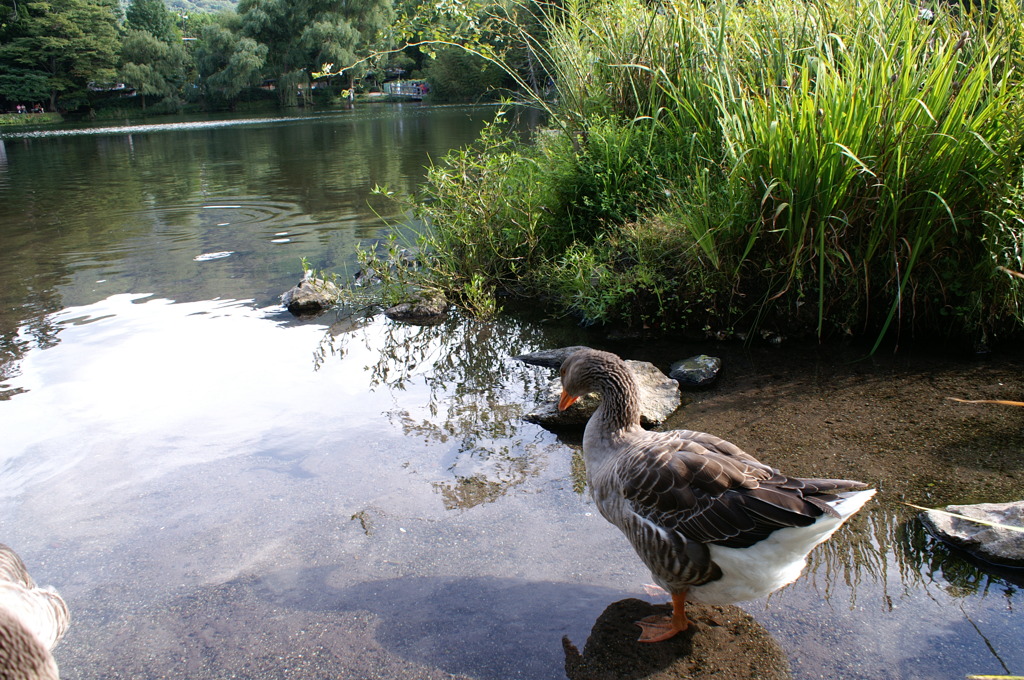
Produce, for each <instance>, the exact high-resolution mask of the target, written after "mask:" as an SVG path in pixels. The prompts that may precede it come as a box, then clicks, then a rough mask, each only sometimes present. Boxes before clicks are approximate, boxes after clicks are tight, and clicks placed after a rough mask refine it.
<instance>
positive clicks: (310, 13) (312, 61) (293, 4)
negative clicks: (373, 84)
mask: <svg viewBox="0 0 1024 680" xmlns="http://www.w3.org/2000/svg"><path fill="white" fill-rule="evenodd" d="M238 14H239V17H240V20H241V31H242V33H243V34H244V35H246V36H248V37H250V38H252V39H253V40H256V41H257V42H259V43H260V44H262V45H264V46H266V47H267V50H268V55H269V57H268V69H269V71H270V72H271V73H273V74H274V75H275V76H276V77H277V81H278V82H277V86H278V92H279V93H280V97H281V101H282V102H283V103H285V104H294V103H295V100H296V93H297V90H298V88H299V87H302V86H304V85H306V84H308V82H309V74H310V73H313V72H315V71H318V70H319V69H320V67H321V66H322V65H323V64H325V63H334V64H350V63H353V62H355V61H357V59H358V57H359V55H360V54H361V53H362V52H365V51H366V50H367V48H368V46H369V45H370V44H371V43H373V42H374V41H375V40H376V39H377V36H378V34H379V33H380V32H381V31H382V30H384V29H385V28H387V27H388V26H389V25H390V23H391V21H392V19H393V18H394V8H393V4H392V0H349V1H347V2H344V3H341V2H338V0H241V2H239V4H238Z"/></svg>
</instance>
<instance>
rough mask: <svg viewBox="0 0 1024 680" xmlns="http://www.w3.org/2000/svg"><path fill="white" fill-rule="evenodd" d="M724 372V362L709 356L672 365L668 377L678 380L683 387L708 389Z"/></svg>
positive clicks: (704, 355) (701, 356)
mask: <svg viewBox="0 0 1024 680" xmlns="http://www.w3.org/2000/svg"><path fill="white" fill-rule="evenodd" d="M720 370H722V360H721V359H719V358H718V357H711V356H708V355H707V354H698V355H697V356H694V357H690V358H689V359H683V360H682V361H677V362H675V363H674V364H672V367H671V368H670V369H669V372H668V377H670V378H672V379H673V380H678V381H679V384H680V385H682V386H683V387H707V386H708V385H710V384H711V383H713V382H715V378H717V377H718V372H719V371H720Z"/></svg>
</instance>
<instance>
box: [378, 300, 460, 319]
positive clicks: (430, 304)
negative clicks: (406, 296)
mask: <svg viewBox="0 0 1024 680" xmlns="http://www.w3.org/2000/svg"><path fill="white" fill-rule="evenodd" d="M447 315H448V301H447V300H444V299H443V298H436V297H424V298H420V299H418V300H410V301H409V302H400V303H398V304H397V305H395V306H393V307H388V308H387V309H385V310H384V316H386V317H388V318H389V319H392V320H394V321H403V322H405V323H411V324H415V325H417V326H433V325H436V324H439V323H441V322H442V321H444V320H445V318H446V316H447Z"/></svg>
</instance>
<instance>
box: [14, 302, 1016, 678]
mask: <svg viewBox="0 0 1024 680" xmlns="http://www.w3.org/2000/svg"><path fill="white" fill-rule="evenodd" d="M328 321H331V319H330V318H328V319H321V320H319V321H318V322H313V323H297V322H294V321H291V320H290V319H289V318H288V317H287V316H286V315H284V314H283V313H281V312H280V311H279V310H277V309H274V308H263V309H257V308H254V307H252V306H251V305H248V304H245V303H235V302H230V301H221V302H214V303H186V304H170V303H168V302H166V301H160V300H150V299H132V298H128V297H118V298H114V299H110V300H106V301H103V302H101V303H97V304H96V305H90V306H87V307H83V308H79V309H73V310H69V311H67V312H66V313H64V314H61V315H59V316H58V317H56V318H54V319H53V323H54V324H55V326H56V327H57V328H58V329H59V331H58V334H57V337H58V340H59V341H58V342H57V343H55V344H54V345H52V346H49V347H46V348H37V349H34V350H31V351H29V352H27V354H26V356H25V359H24V360H23V362H22V364H21V376H20V377H19V378H17V379H15V380H13V381H11V383H10V384H9V387H11V388H16V389H19V390H23V391H21V392H20V393H18V394H15V395H14V396H13V397H12V398H11V399H9V400H8V401H5V402H0V418H2V419H3V420H4V430H5V439H6V446H7V451H8V454H7V457H6V459H5V461H4V464H3V467H2V475H3V480H4V487H3V488H4V492H3V496H2V497H0V509H2V517H3V518H4V519H3V536H4V540H5V541H6V542H7V543H9V544H11V545H13V546H15V547H16V548H17V549H18V550H19V551H20V552H21V553H22V555H23V557H24V558H25V559H26V561H27V562H28V563H29V566H30V567H31V568H32V569H33V571H34V572H35V573H36V575H37V578H38V580H40V581H43V582H46V583H52V584H55V585H57V586H58V587H59V589H60V590H61V592H62V593H63V594H64V596H65V597H66V599H67V600H68V603H69V606H70V607H71V610H72V614H73V624H72V628H71V631H70V632H69V634H68V636H67V637H66V638H65V640H64V641H63V642H62V643H61V645H60V646H59V647H58V649H57V654H56V656H57V659H58V662H59V663H60V666H61V669H62V675H63V677H66V678H100V677H102V678H137V677H150V678H225V677H249V678H279V677H280V678H285V677H295V678H389V679H390V678H394V679H398V678H448V677H459V678H494V679H499V678H563V677H565V661H566V658H565V655H566V652H565V651H564V650H563V646H562V642H561V641H562V638H563V636H564V637H568V639H569V640H570V641H571V642H572V643H573V644H575V645H576V646H577V647H578V648H579V649H583V647H584V645H585V643H586V641H587V639H588V637H590V636H591V635H592V634H593V636H594V638H595V639H605V638H602V637H601V627H600V626H599V627H598V629H597V630H593V631H592V628H594V626H595V623H596V622H597V621H598V620H599V617H602V614H606V615H607V612H611V611H613V609H614V608H615V607H618V606H621V605H616V603H618V602H621V601H622V600H627V599H629V598H641V599H643V598H644V594H643V590H642V586H643V584H645V583H647V582H648V581H649V578H648V575H647V574H645V573H644V570H643V569H642V567H641V566H640V565H639V562H638V560H637V559H636V557H635V556H634V555H633V554H632V552H631V551H630V549H629V548H628V547H627V545H626V543H625V541H624V539H622V538H621V537H620V536H619V535H618V533H617V531H616V530H615V529H613V528H612V527H610V525H607V524H606V523H605V522H604V520H603V519H601V518H600V517H599V516H598V515H597V513H596V512H595V509H594V507H593V505H592V504H591V502H590V501H589V499H588V498H587V496H586V495H585V494H584V493H581V491H580V480H579V478H578V464H577V465H574V462H573V458H574V456H576V455H577V453H576V448H575V445H576V442H575V441H574V438H573V436H572V435H571V433H570V434H564V433H563V434H561V435H559V436H556V435H555V434H552V433H550V432H547V431H545V430H543V429H541V428H539V427H537V426H534V425H531V424H528V423H525V422H524V421H523V420H522V415H523V414H525V413H526V412H528V411H529V410H531V408H532V406H533V405H534V403H535V401H536V400H538V399H543V398H546V389H545V387H546V385H547V383H548V381H549V380H550V379H551V378H552V377H553V376H552V374H551V372H550V371H549V370H548V369H540V368H536V367H528V366H525V365H522V364H520V363H519V362H517V361H514V360H512V359H510V358H509V357H511V356H513V355H516V354H520V353H523V352H526V351H531V350H535V349H540V348H542V347H551V346H560V345H566V344H578V343H580V342H584V343H589V344H593V345H602V346H603V347H605V348H607V349H611V350H613V351H618V352H620V353H621V354H623V355H626V356H629V357H631V358H640V359H647V360H653V361H655V363H657V364H659V365H660V366H662V368H667V364H668V363H669V362H670V361H671V360H672V359H676V358H682V357H684V356H689V355H691V354H694V353H698V352H712V353H716V354H718V355H720V356H722V357H723V359H724V360H725V368H724V370H723V374H722V376H721V378H720V381H719V382H718V383H717V384H716V385H715V386H714V387H712V388H711V389H709V390H705V391H701V392H697V393H691V394H690V395H689V396H688V402H689V403H687V404H686V405H685V407H684V408H683V409H681V410H680V411H679V412H678V413H677V414H676V415H675V416H674V417H673V419H672V420H671V421H670V422H669V423H668V424H667V425H668V426H670V427H683V426H685V427H689V428H695V429H702V430H707V431H711V432H714V433H716V434H719V435H721V436H724V437H727V438H729V439H731V440H733V441H735V442H736V443H738V444H740V445H742V446H744V447H746V448H748V450H750V451H751V452H752V453H754V454H755V455H758V456H760V457H761V458H762V459H763V460H766V461H770V462H771V463H772V464H775V465H777V466H779V467H781V468H783V469H786V470H787V471H790V472H793V473H798V474H803V475H807V476H826V475H828V476H843V477H850V478H857V479H862V480H864V481H867V482H869V483H871V484H873V485H875V486H877V487H878V488H879V490H880V494H879V500H878V502H877V503H873V504H872V506H871V507H869V508H868V510H867V511H866V512H864V513H862V514H861V515H860V516H858V517H857V518H856V519H855V520H854V521H852V522H851V523H850V526H849V528H848V529H845V530H844V531H843V532H841V533H840V534H838V535H837V536H836V537H835V538H834V539H833V540H832V541H830V542H829V543H828V544H826V545H825V546H823V547H822V548H819V549H818V550H817V551H816V552H815V554H814V559H813V560H812V565H811V568H810V570H809V573H808V575H807V576H806V577H805V578H804V579H802V580H801V581H799V582H798V583H797V584H795V585H793V586H791V587H790V588H787V589H785V590H784V591H782V592H780V593H777V594H775V595H773V596H772V597H771V598H770V599H769V600H768V601H767V602H764V601H759V602H752V603H744V604H743V605H742V609H743V610H745V611H746V612H747V613H749V614H750V615H751V616H752V617H753V622H752V623H751V624H750V625H756V626H759V627H763V630H764V631H765V632H766V634H765V639H766V640H771V641H773V643H772V644H776V645H778V648H780V649H781V650H783V652H784V655H785V657H787V658H788V662H789V664H790V666H791V669H792V674H793V677H796V678H808V679H809V678H821V677H824V678H873V679H874V678H959V677H963V676H964V675H965V674H966V673H967V672H988V673H999V672H1007V671H1014V670H1015V671H1018V672H1019V670H1020V669H1021V667H1022V665H1024V656H1022V650H1021V649H1020V646H1019V644H1018V642H1017V641H1018V640H1019V631H1020V630H1021V624H1022V623H1024V619H1022V616H1024V615H1022V613H1021V596H1020V592H1019V590H1018V587H1019V586H1018V585H1013V584H1012V583H1011V582H1010V581H1009V580H1006V579H1000V578H997V577H994V576H989V575H986V574H985V573H983V572H981V571H978V570H977V569H975V568H973V567H972V566H971V565H970V564H969V563H967V562H965V561H963V560H961V559H959V558H956V557H953V556H950V555H949V554H948V551H945V550H943V549H942V547H941V546H936V545H934V544H933V543H932V542H930V541H929V540H928V539H927V538H926V537H925V536H924V535H923V534H922V533H921V532H920V529H919V527H918V526H917V524H916V522H915V521H914V516H915V514H916V513H915V511H914V510H912V509H910V508H907V507H906V506H904V505H902V503H903V502H904V501H905V502H910V503H915V504H919V505H928V506H941V505H944V504H946V503H954V502H955V503H962V502H976V501H983V500H984V501H1005V500H1010V499H1012V498H1020V496H1021V488H1022V484H1021V478H1020V475H1021V471H1020V467H1021V466H1020V463H1021V458H1022V451H1024V409H1013V408H1012V407H998V406H981V405H965V404H959V403H955V402H952V401H950V400H948V399H947V397H950V396H958V397H964V398H1000V397H1001V398H1014V397H1017V398H1019V396H1020V395H1021V394H1024V377H1022V376H1024V371H1022V368H1024V362H1022V357H1021V356H1020V355H1019V354H1018V355H994V356H989V357H985V358H972V359H968V360H955V359H950V358H939V357H936V356H933V355H926V354H916V355H913V356H909V357H897V358H892V357H882V358H876V359H867V360H862V361H851V360H852V359H854V358H856V353H855V352H852V351H851V352H846V351H843V350H834V349H829V350H819V349H818V348H816V347H813V346H798V345H790V346H786V345H785V344H784V345H783V346H781V347H753V348H744V347H743V346H741V345H720V346H713V345H707V346H701V345H681V344H680V345H676V344H672V343H636V342H631V343H602V341H601V340H600V338H599V337H596V336H592V335H590V336H588V335H586V334H584V333H582V332H581V331H579V330H577V329H572V328H564V327H554V326H544V325H543V324H535V323H526V322H515V321H505V322H500V323H497V324H484V323H478V322H471V321H470V322H463V321H460V320H458V319H453V320H452V321H450V322H449V323H447V324H445V325H442V326H437V327H428V328H417V327H410V326H402V325H399V324H395V323H392V322H388V321H385V320H383V319H382V318H377V319H373V320H369V321H364V322H362V323H361V324H353V323H351V320H349V321H345V322H343V323H339V324H337V325H335V327H334V334H332V333H331V331H330V330H329V328H328V327H327V322H328ZM353 326H356V327H357V328H356V329H355V330H348V329H350V328H352V327H353ZM101 377H102V379H101ZM577 463H578V461H577ZM759 629H760V628H759ZM699 634H700V633H698V635H699ZM620 637H621V636H620ZM591 647H592V650H591V656H593V653H594V652H593V645H592V646H591ZM720 652H721V653H722V654H729V653H735V648H733V647H729V646H723V647H721V648H720ZM740 656H741V658H744V659H747V658H749V656H748V655H747V654H745V653H744V654H742V655H740ZM597 658H601V655H600V653H598V654H597ZM606 658H607V655H606ZM766 658H767V657H766ZM729 667H734V666H729ZM606 670H607V669H606ZM670 670H671V669H670ZM672 672H675V671H672ZM594 677H611V676H594ZM621 677H633V676H627V675H622V676H621ZM664 677H689V676H683V675H666V676H664ZM716 677H726V676H722V675H718V676H716ZM735 677H747V675H745V674H743V675H737V676H735ZM750 677H753V676H750Z"/></svg>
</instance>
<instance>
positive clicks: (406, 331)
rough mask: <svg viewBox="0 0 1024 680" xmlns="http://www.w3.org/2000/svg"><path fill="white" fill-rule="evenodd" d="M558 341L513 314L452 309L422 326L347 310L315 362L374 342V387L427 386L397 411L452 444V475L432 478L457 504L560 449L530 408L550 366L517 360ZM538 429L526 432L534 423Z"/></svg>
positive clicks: (470, 502) (421, 434)
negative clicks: (488, 317)
mask: <svg viewBox="0 0 1024 680" xmlns="http://www.w3.org/2000/svg"><path fill="white" fill-rule="evenodd" d="M548 342H550V334H549V333H547V332H545V331H544V330H543V329H542V328H541V327H539V326H537V325H534V324H527V323H524V322H522V321H518V320H515V319H511V318H505V319H502V320H498V321H479V320H475V319H469V318H464V317H462V316H460V315H458V314H452V315H450V316H449V317H448V318H447V320H446V321H445V322H443V323H441V324H437V325H432V326H417V325H411V324H402V323H391V322H384V323H383V324H381V323H380V322H377V323H376V324H375V323H374V321H373V317H372V316H367V315H365V314H351V315H350V314H348V313H343V314H342V318H341V320H339V321H337V322H335V323H334V324H332V325H331V327H330V329H329V330H328V331H327V332H326V333H325V334H324V336H323V339H322V340H321V342H320V345H319V346H318V347H317V349H316V351H315V352H314V364H315V365H316V366H318V367H319V366H322V365H323V363H324V362H325V361H328V360H329V359H330V360H344V358H345V357H346V356H347V355H348V353H349V351H350V347H351V346H352V345H353V344H359V345H360V346H361V347H362V348H364V349H365V350H372V352H374V353H375V356H376V357H377V360H376V362H374V363H373V364H371V365H369V366H367V367H366V370H367V372H368V374H369V376H370V385H371V387H372V388H375V389H376V388H383V389H387V390H390V391H398V392H401V391H404V390H406V389H407V388H408V387H409V386H410V385H412V384H414V383H422V385H423V386H425V387H426V395H427V399H426V401H425V402H424V403H421V404H416V405H415V406H412V407H409V406H406V407H402V408H395V409H392V410H391V411H390V412H389V413H388V418H389V420H390V421H391V423H392V424H393V425H395V426H396V427H398V428H399V429H401V431H402V433H403V434H404V435H405V436H407V437H409V438H410V439H411V440H412V441H429V442H433V443H436V444H440V445H443V446H445V447H446V448H447V453H446V455H445V457H444V465H445V470H446V472H447V473H448V474H449V475H450V479H445V480H441V481H435V482H433V483H432V485H433V487H434V489H435V491H437V492H438V493H439V494H440V495H441V497H442V499H443V502H444V506H445V507H446V508H448V509H450V510H454V509H463V510H465V509H468V508H472V507H474V506H477V505H480V504H482V503H490V502H493V501H495V500H497V499H498V498H500V497H501V496H503V495H504V494H507V493H509V492H510V491H512V490H513V489H515V488H516V487H518V486H520V485H522V484H524V483H525V482H526V481H527V480H528V479H529V478H530V477H534V476H536V475H537V474H538V473H539V471H540V469H541V467H542V466H543V465H544V464H545V462H546V460H547V457H548V455H549V454H550V453H551V452H552V451H553V445H552V443H551V441H550V438H548V437H546V436H543V435H542V434H541V433H540V432H538V431H537V430H536V428H532V427H524V425H525V423H524V422H523V416H524V415H525V414H526V413H528V412H529V411H530V410H532V409H533V408H534V405H535V404H536V402H537V400H540V399H545V398H547V397H548V394H547V386H548V384H549V382H550V376H549V375H548V371H546V370H543V369H538V368H537V367H532V366H527V365H525V364H523V363H522V362H519V361H516V360H514V359H512V357H513V356H516V355H518V354H522V353H524V352H527V351H531V350H533V349H536V348H538V347H541V346H544V345H545V344H546V343H548ZM530 431H532V432H534V434H533V435H527V432H530Z"/></svg>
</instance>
